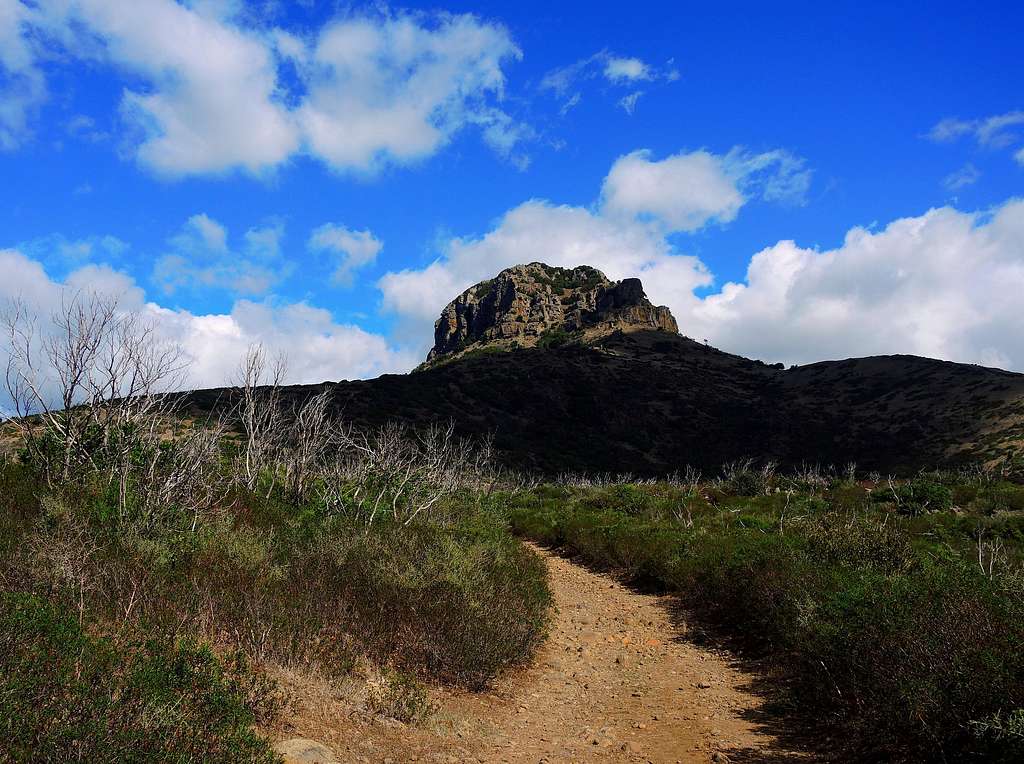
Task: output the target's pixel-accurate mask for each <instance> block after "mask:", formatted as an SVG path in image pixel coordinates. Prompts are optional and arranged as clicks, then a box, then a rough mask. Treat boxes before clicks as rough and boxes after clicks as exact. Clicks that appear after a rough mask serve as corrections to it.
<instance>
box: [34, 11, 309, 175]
mask: <svg viewBox="0 0 1024 764" xmlns="http://www.w3.org/2000/svg"><path fill="white" fill-rule="evenodd" d="M40 7H41V8H42V9H43V10H44V11H45V12H46V14H47V15H46V20H47V22H48V25H49V29H50V30H56V31H57V32H58V33H61V34H63V35H65V36H67V35H68V34H69V31H68V30H76V29H84V30H87V31H88V33H90V34H89V37H88V38H87V39H85V40H82V39H81V38H75V39H74V40H73V42H72V43H71V44H70V48H71V50H72V52H73V53H77V54H79V55H89V56H95V57H98V58H100V59H101V60H104V61H108V62H110V63H111V64H113V65H114V66H116V67H119V68H121V69H122V70H124V71H125V72H126V73H128V74H130V75H133V76H134V77H139V78H142V79H143V80H144V82H145V87H144V88H135V87H129V88H126V89H125V91H124V95H123V98H122V102H121V111H122V114H123V116H124V117H125V119H126V120H127V121H128V122H129V124H130V125H131V126H132V128H133V129H134V130H135V131H137V133H138V134H139V135H140V136H141V138H140V141H139V143H138V146H137V156H138V159H139V161H140V162H142V163H143V164H144V165H146V166H148V167H150V168H152V169H153V170H155V171H156V172H158V173H161V174H165V175H172V176H174V175H187V174H192V173H207V172H212V173H216V172H223V171H226V170H229V169H234V168H239V167H240V168H244V169H246V170H248V171H250V172H254V173H258V172H264V171H266V170H268V169H270V168H272V167H274V166H276V165H278V164H280V163H281V162H283V161H285V160H286V159H287V158H288V157H289V156H291V155H292V154H293V153H294V152H295V151H297V150H298V148H299V146H300V145H301V135H300V132H299V130H298V128H297V126H296V125H295V123H294V119H293V118H292V117H291V115H290V114H289V112H288V110H287V109H286V107H285V106H284V105H283V104H282V103H281V101H280V100H279V97H278V77H277V64H276V61H275V59H274V56H273V53H272V51H271V50H270V48H269V47H268V45H267V44H266V43H265V42H264V41H263V40H262V39H261V38H260V37H259V36H258V35H256V34H254V33H252V32H251V31H247V30H244V29H242V28H240V27H237V26H235V25H233V24H231V23H230V22H229V21H227V20H226V19H224V18H221V17H219V16H218V15H216V14H215V13H213V12H209V11H208V12H202V10H201V9H194V8H190V7H188V6H186V5H182V4H180V3H177V2H175V1H174V0H136V1H135V2H131V3H122V2H118V1H117V0H71V2H65V1H63V0H61V1H57V0H42V2H41V3H40ZM94 39H98V40H99V42H100V46H99V48H98V49H97V48H96V47H95V42H94Z"/></svg>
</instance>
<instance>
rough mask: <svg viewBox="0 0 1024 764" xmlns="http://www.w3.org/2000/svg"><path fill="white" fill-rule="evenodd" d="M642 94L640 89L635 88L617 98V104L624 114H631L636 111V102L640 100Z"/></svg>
mask: <svg viewBox="0 0 1024 764" xmlns="http://www.w3.org/2000/svg"><path fill="white" fill-rule="evenodd" d="M643 94H644V91H642V90H635V91H633V92H632V93H630V94H629V95H627V96H623V97H622V98H621V99H620V100H619V106H621V107H622V108H623V110H624V111H625V112H626V114H629V115H630V116H633V112H634V111H636V102H637V101H639V100H640V97H641V96H642V95H643Z"/></svg>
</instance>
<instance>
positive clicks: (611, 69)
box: [604, 56, 654, 84]
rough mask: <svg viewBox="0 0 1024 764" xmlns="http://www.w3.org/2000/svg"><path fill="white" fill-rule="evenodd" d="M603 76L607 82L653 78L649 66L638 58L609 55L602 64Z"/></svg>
mask: <svg viewBox="0 0 1024 764" xmlns="http://www.w3.org/2000/svg"><path fill="white" fill-rule="evenodd" d="M604 76H605V78H606V79H607V80H608V81H609V82H614V83H617V84H619V83H623V82H636V81H638V80H650V79H654V74H653V72H652V71H651V67H649V66H648V65H647V64H645V63H644V62H643V61H641V60H640V59H639V58H619V57H617V56H610V57H609V58H608V59H607V60H606V61H605V64H604Z"/></svg>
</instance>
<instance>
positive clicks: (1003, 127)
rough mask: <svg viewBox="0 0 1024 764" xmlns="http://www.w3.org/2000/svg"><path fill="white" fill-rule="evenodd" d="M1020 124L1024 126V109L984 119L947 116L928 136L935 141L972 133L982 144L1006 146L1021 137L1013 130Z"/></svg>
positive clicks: (944, 140)
mask: <svg viewBox="0 0 1024 764" xmlns="http://www.w3.org/2000/svg"><path fill="white" fill-rule="evenodd" d="M1018 126H1024V111H1010V112H1007V113H1006V114H997V115H994V116H991V117H985V118H983V119H959V118H958V117H947V118H946V119H943V120H941V121H940V122H938V123H937V124H936V125H935V126H934V127H933V128H932V129H931V130H930V131H929V132H928V137H929V138H931V139H932V140H933V141H938V142H949V141H953V140H956V139H957V138H962V137H963V136H965V135H970V136H972V137H973V138H974V139H975V140H976V141H977V142H978V143H979V144H980V145H982V146H989V147H992V148H1005V147H1006V146H1009V145H1010V144H1012V143H1015V142H1016V141H1017V140H1018V139H1019V135H1018V134H1017V133H1014V132H1013V130H1012V128H1014V127H1018Z"/></svg>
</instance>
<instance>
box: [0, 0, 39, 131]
mask: <svg viewBox="0 0 1024 764" xmlns="http://www.w3.org/2000/svg"><path fill="white" fill-rule="evenodd" d="M33 20H34V13H33V11H32V9H30V8H29V7H28V6H26V5H23V4H22V3H21V2H20V0H0V149H3V150H10V149H14V148H16V147H17V146H18V145H19V144H21V142H22V141H23V140H24V139H25V137H26V135H27V134H28V132H29V131H28V120H29V117H30V116H31V114H32V113H33V112H34V111H35V110H36V109H37V108H38V107H39V106H40V105H41V104H42V103H43V101H45V100H46V78H45V76H44V75H43V72H42V69H41V68H40V67H39V66H38V63H37V60H36V59H37V56H36V53H35V51H33V49H32V44H31V42H30V38H29V36H28V33H27V32H28V29H29V27H30V24H31V22H32V21H33Z"/></svg>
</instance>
